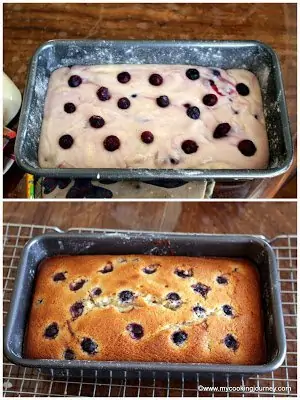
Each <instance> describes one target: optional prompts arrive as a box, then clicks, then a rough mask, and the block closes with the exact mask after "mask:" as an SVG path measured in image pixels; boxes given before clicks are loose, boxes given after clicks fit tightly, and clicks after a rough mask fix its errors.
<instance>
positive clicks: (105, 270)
mask: <svg viewBox="0 0 300 400" xmlns="http://www.w3.org/2000/svg"><path fill="white" fill-rule="evenodd" d="M113 270H114V267H113V265H112V263H111V262H110V261H109V262H108V263H107V264H106V265H105V267H104V268H103V269H101V270H100V271H99V272H101V273H102V274H107V273H108V272H112V271H113Z"/></svg>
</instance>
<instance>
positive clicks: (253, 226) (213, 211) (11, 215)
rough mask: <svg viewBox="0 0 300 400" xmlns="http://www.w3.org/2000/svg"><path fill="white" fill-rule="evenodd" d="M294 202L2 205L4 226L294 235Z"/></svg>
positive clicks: (271, 235)
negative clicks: (29, 225)
mask: <svg viewBox="0 0 300 400" xmlns="http://www.w3.org/2000/svg"><path fill="white" fill-rule="evenodd" d="M296 210H297V204H296V203H295V202H287V203H285V202H284V203H283V202H271V203H270V202H259V203H247V202H241V203H239V202H231V203H229V202H225V203H223V202H222V203H213V202H207V203H194V202H192V203H189V202H183V203H180V202H157V203H154V202H151V203H148V202H122V203H120V202H114V203H112V202H68V203H67V202H55V203H53V202H52V203H45V202H41V201H40V202H34V203H33V202H30V203H28V202H10V203H8V202H6V203H4V209H3V215H4V222H10V223H17V224H21V223H23V224H34V225H48V226H57V227H59V228H60V229H63V230H67V229H70V228H78V227H85V228H107V229H129V230H131V229H132V230H155V231H166V232H167V231H177V232H200V233H201V232H202V233H233V234H234V233H249V234H261V235H265V236H267V237H269V238H271V237H274V236H277V235H282V234H295V233H296V228H297V217H296Z"/></svg>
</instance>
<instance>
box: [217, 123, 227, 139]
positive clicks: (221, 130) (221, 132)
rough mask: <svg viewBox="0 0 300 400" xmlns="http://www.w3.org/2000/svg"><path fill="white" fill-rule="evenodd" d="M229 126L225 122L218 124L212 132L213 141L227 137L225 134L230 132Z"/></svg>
mask: <svg viewBox="0 0 300 400" xmlns="http://www.w3.org/2000/svg"><path fill="white" fill-rule="evenodd" d="M230 129H231V126H230V125H229V124H228V123H227V122H223V123H221V124H219V125H218V126H217V127H216V129H215V130H214V133H213V137H214V138H215V139H221V138H223V137H225V136H227V133H228V132H229V131H230Z"/></svg>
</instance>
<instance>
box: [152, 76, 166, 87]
mask: <svg viewBox="0 0 300 400" xmlns="http://www.w3.org/2000/svg"><path fill="white" fill-rule="evenodd" d="M149 82H150V83H151V85H153V86H160V85H161V84H162V83H163V78H162V76H160V75H159V74H152V75H150V78H149Z"/></svg>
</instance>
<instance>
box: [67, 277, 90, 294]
mask: <svg viewBox="0 0 300 400" xmlns="http://www.w3.org/2000/svg"><path fill="white" fill-rule="evenodd" d="M85 282H86V280H85V279H80V280H79V281H76V282H72V283H70V285H69V288H70V290H72V291H73V292H76V291H77V290H79V289H81V288H82V286H83V285H84V284H85Z"/></svg>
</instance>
